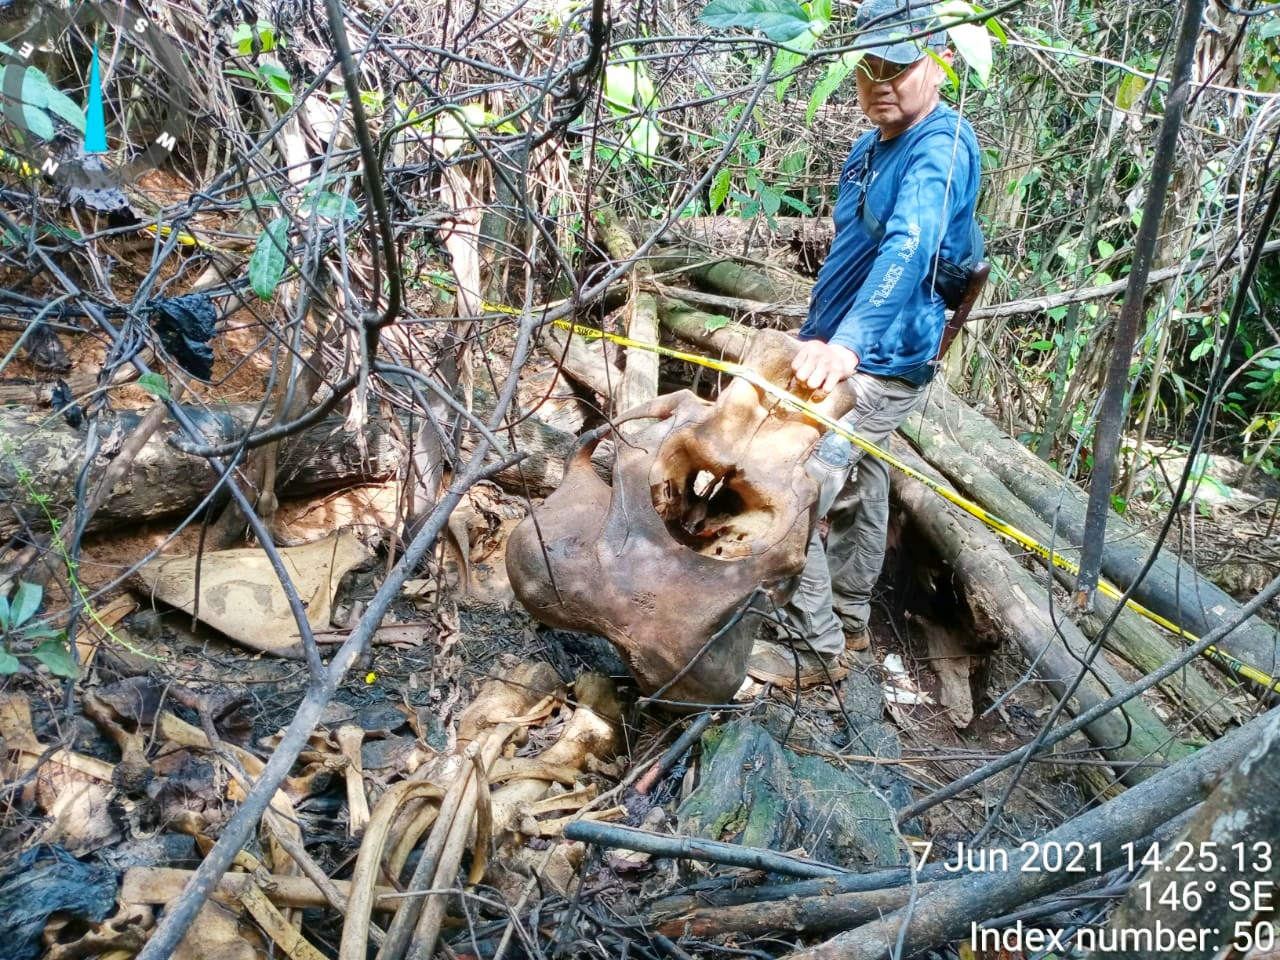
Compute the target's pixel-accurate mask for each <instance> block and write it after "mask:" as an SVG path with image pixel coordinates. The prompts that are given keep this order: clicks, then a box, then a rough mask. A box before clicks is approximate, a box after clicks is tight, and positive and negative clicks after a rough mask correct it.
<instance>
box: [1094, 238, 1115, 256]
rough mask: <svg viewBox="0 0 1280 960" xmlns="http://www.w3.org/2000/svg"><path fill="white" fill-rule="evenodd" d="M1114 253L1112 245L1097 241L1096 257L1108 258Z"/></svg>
mask: <svg viewBox="0 0 1280 960" xmlns="http://www.w3.org/2000/svg"><path fill="white" fill-rule="evenodd" d="M1115 252H1116V248H1115V247H1114V246H1113V245H1112V244H1110V243H1107V241H1105V240H1099V241H1098V256H1100V257H1110V256H1113V255H1114V254H1115Z"/></svg>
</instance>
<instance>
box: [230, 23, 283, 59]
mask: <svg viewBox="0 0 1280 960" xmlns="http://www.w3.org/2000/svg"><path fill="white" fill-rule="evenodd" d="M255 29H256V30H257V32H258V40H259V42H260V43H261V44H262V51H261V52H262V53H267V52H269V51H271V50H274V49H275V48H276V28H275V24H273V23H271V21H269V20H259V21H258V22H257V23H256V24H253V25H252V26H250V25H249V24H247V23H238V24H236V28H235V29H234V30H232V31H231V42H232V43H234V44H235V45H236V53H238V54H240V55H241V56H244V55H246V54H249V53H253V33H254V30H255Z"/></svg>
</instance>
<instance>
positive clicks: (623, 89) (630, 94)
mask: <svg viewBox="0 0 1280 960" xmlns="http://www.w3.org/2000/svg"><path fill="white" fill-rule="evenodd" d="M604 100H605V103H607V104H608V105H609V108H610V109H611V110H615V111H617V112H619V113H624V114H625V113H631V112H632V111H633V110H635V108H636V69H635V65H634V64H627V65H625V66H624V65H614V66H610V67H605V68H604Z"/></svg>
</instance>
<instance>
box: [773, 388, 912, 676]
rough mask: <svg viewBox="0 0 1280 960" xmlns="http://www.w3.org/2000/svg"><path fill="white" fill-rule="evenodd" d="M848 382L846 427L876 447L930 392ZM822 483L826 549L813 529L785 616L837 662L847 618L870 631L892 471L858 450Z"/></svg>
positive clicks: (853, 624) (883, 541) (817, 649)
mask: <svg viewBox="0 0 1280 960" xmlns="http://www.w3.org/2000/svg"><path fill="white" fill-rule="evenodd" d="M850 384H851V385H852V386H853V389H854V392H855V394H856V396H857V401H856V403H855V404H854V408H853V411H852V412H851V413H850V414H849V415H848V416H847V417H846V418H845V421H846V422H847V423H849V424H850V425H851V427H852V429H853V430H855V431H856V432H857V433H859V434H860V435H861V436H863V437H865V438H866V439H868V440H870V441H871V442H872V443H874V444H876V445H877V446H883V445H884V444H885V443H886V442H887V440H888V438H889V435H890V434H891V433H893V431H894V430H896V429H898V426H899V425H900V424H901V423H902V421H903V420H905V419H906V418H907V416H908V414H910V413H911V411H912V410H914V409H915V408H916V405H917V404H918V403H919V402H920V398H921V397H922V396H923V394H924V387H914V386H911V385H910V384H908V383H906V382H905V381H902V380H886V379H884V378H882V377H875V376H872V375H871V374H869V373H855V374H854V375H853V377H852V378H851V379H850ZM821 483H822V493H821V494H820V496H819V507H820V508H821V506H822V505H824V504H826V503H830V507H829V508H828V509H827V511H826V516H827V519H828V521H829V527H830V529H829V530H828V533H827V546H826V550H825V553H824V551H823V547H822V538H821V537H820V536H819V535H818V531H817V530H816V529H815V530H814V532H813V536H812V537H810V538H809V550H808V554H807V556H806V559H805V566H804V572H803V573H802V574H801V575H800V585H799V586H798V587H797V588H796V592H795V594H794V595H793V596H792V598H791V600H790V601H789V602H788V603H787V604H786V606H785V607H784V608H783V611H782V612H783V616H784V617H785V618H786V619H787V621H788V622H789V624H790V625H791V626H793V627H795V628H796V629H797V630H799V631H800V632H801V633H802V634H803V635H804V636H805V638H806V639H808V641H809V643H810V644H811V645H812V646H813V649H814V650H815V651H817V652H818V653H820V654H822V655H824V656H833V655H834V654H837V653H842V652H843V651H844V627H843V625H842V624H841V618H843V619H844V621H845V622H846V623H848V624H849V625H850V626H851V627H852V626H855V625H862V626H865V625H866V623H867V620H868V618H869V617H870V615H871V588H872V587H874V586H875V584H876V580H877V579H878V578H879V576H880V568H881V567H882V566H883V565H884V546H885V537H886V536H887V534H888V530H889V468H888V466H886V464H885V463H884V462H883V461H881V460H878V459H876V458H875V457H869V456H866V455H865V453H864V451H863V450H862V448H861V447H858V446H855V447H854V448H853V450H852V451H851V453H850V463H849V466H848V467H846V468H844V469H842V470H827V475H826V476H824V477H823V478H822V480H821Z"/></svg>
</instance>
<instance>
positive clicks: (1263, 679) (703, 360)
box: [552, 320, 1280, 693]
mask: <svg viewBox="0 0 1280 960" xmlns="http://www.w3.org/2000/svg"><path fill="white" fill-rule="evenodd" d="M552 323H553V324H554V325H555V326H557V327H560V328H562V329H564V330H568V331H570V332H571V333H576V334H578V335H579V336H582V337H585V338H588V339H593V340H601V339H603V340H609V341H610V342H612V343H616V344H618V345H619V346H623V347H631V348H635V349H639V350H647V351H650V352H652V353H657V354H660V355H661V356H664V357H670V358H671V359H673V360H685V361H688V362H689V363H696V364H697V365H699V366H702V367H708V368H710V369H712V370H717V371H719V372H721V373H726V374H729V375H730V376H734V377H741V378H742V379H743V380H746V381H747V382H748V383H750V384H751V385H752V386H754V387H756V388H757V389H759V390H763V391H764V392H765V393H767V394H768V395H769V396H771V397H774V398H776V399H778V400H780V401H781V402H783V403H785V404H786V405H787V406H789V407H793V408H795V409H797V410H801V411H803V412H804V413H806V414H808V415H809V416H810V417H812V418H813V419H814V420H816V421H817V422H818V423H820V424H822V425H823V426H824V427H826V428H827V429H829V430H834V431H835V432H836V433H838V434H840V435H841V436H842V437H844V438H845V439H847V440H848V441H849V442H850V443H853V444H856V445H857V446H859V447H861V448H862V449H863V450H865V451H866V452H867V453H869V454H870V455H871V456H873V457H876V458H878V459H880V460H883V461H884V462H885V463H887V464H888V465H889V466H891V467H893V468H894V469H896V470H901V471H902V472H903V473H905V474H906V475H907V476H909V477H911V478H912V479H913V480H919V481H920V482H921V483H923V484H924V485H925V486H926V487H928V488H929V489H930V490H932V491H933V492H934V493H936V494H938V496H940V497H942V498H944V499H946V500H949V501H951V502H952V503H954V504H955V505H956V506H957V507H959V508H960V509H961V510H963V511H965V512H966V513H968V514H971V515H972V516H974V517H977V518H978V519H979V520H981V521H982V522H983V523H985V524H986V525H987V526H989V527H990V528H991V529H992V530H994V531H995V532H996V533H998V534H1000V535H1001V536H1003V537H1007V538H1008V539H1010V540H1012V541H1013V542H1014V543H1016V544H1018V545H1019V546H1022V547H1025V548H1026V549H1028V550H1030V551H1031V552H1032V553H1034V554H1036V555H1037V556H1039V557H1041V558H1043V559H1044V560H1047V561H1048V562H1049V563H1050V564H1052V565H1053V566H1055V567H1057V568H1058V569H1060V570H1066V571H1067V572H1068V573H1070V574H1072V575H1075V574H1078V573H1079V572H1080V567H1079V566H1078V565H1076V564H1074V563H1072V562H1071V561H1070V560H1068V559H1067V558H1066V557H1063V556H1060V555H1059V554H1057V553H1052V552H1050V550H1049V548H1048V547H1046V546H1044V545H1043V544H1042V543H1039V542H1038V541H1036V540H1034V539H1033V538H1032V537H1030V536H1028V535H1027V534H1025V533H1023V532H1022V531H1021V530H1019V529H1018V528H1017V527H1015V526H1013V525H1012V524H1009V523H1006V522H1005V521H1004V520H1001V519H1000V518H999V517H997V516H996V515H995V514H993V513H991V512H990V511H988V510H986V509H985V508H983V507H981V506H979V505H978V504H976V503H974V502H973V501H972V500H967V499H965V498H964V497H962V496H960V495H959V494H958V493H955V492H954V491H952V490H948V489H947V488H946V487H944V486H942V484H940V483H938V482H937V481H936V480H934V479H932V478H931V477H928V476H926V475H925V474H923V473H921V472H920V471H919V470H916V469H914V468H913V467H910V466H908V465H907V464H905V463H903V462H902V461H901V460H899V459H898V458H897V457H895V456H894V455H893V454H891V453H890V452H889V451H888V450H885V449H883V448H881V447H878V446H876V445H875V444H874V443H872V442H871V441H870V440H867V439H865V438H864V437H861V436H859V435H858V434H857V433H856V432H855V431H853V430H850V429H849V428H848V427H846V426H845V425H844V424H842V423H840V422H839V421H837V420H833V419H831V418H830V417H828V416H827V415H826V414H824V413H822V412H821V411H819V410H818V409H817V408H815V407H814V406H813V405H812V404H811V403H808V402H807V401H804V400H801V399H800V398H799V397H797V396H795V395H794V394H792V393H790V392H788V391H787V390H784V389H783V388H781V387H779V386H777V385H776V384H773V383H770V382H769V381H768V380H765V379H764V378H763V377H762V376H760V375H759V374H758V373H756V372H755V371H754V370H752V369H751V368H750V367H745V366H743V365H742V364H740V363H734V362H732V361H729V360H716V359H715V358H713V357H704V356H701V355H699V354H695V353H686V352H685V351H683V350H672V349H671V348H670V347H663V346H659V345H658V344H653V343H643V342H641V341H639V340H632V339H630V338H629V337H622V336H618V335H617V334H613V333H605V332H604V331H603V330H595V329H593V328H591V327H583V326H579V325H578V324H576V323H570V322H569V321H567V320H554V321H552ZM1098 589H1099V590H1100V591H1101V592H1102V593H1103V595H1105V596H1107V597H1110V598H1111V599H1112V600H1116V601H1119V600H1120V599H1121V597H1122V596H1123V594H1122V593H1121V592H1120V590H1118V589H1117V588H1116V587H1114V586H1112V585H1111V584H1109V583H1107V582H1106V581H1105V580H1102V581H1099V583H1098ZM1125 605H1126V606H1128V608H1129V609H1130V610H1133V611H1134V612H1135V613H1138V614H1140V615H1141V616H1143V617H1146V619H1148V620H1150V621H1151V622H1152V623H1154V624H1156V625H1157V626H1160V627H1163V628H1164V629H1165V630H1168V631H1169V632H1171V633H1173V634H1176V635H1177V636H1179V637H1182V638H1184V639H1186V640H1187V641H1188V642H1189V643H1193V644H1194V643H1198V642H1199V640H1200V638H1199V637H1197V636H1196V635H1195V634H1193V633H1189V632H1188V631H1186V630H1183V629H1182V628H1181V627H1179V626H1178V625H1177V624H1176V623H1173V622H1172V621H1171V620H1169V619H1167V618H1166V617H1162V616H1161V615H1160V614H1158V613H1156V612H1155V611H1154V610H1149V609H1147V608H1146V607H1144V606H1143V605H1142V604H1140V603H1138V602H1137V601H1136V600H1127V601H1125ZM1204 656H1205V657H1206V658H1207V659H1209V660H1212V661H1214V662H1215V663H1218V664H1220V665H1221V666H1223V667H1225V668H1226V669H1227V670H1230V671H1231V672H1232V673H1234V674H1236V675H1237V676H1240V677H1243V678H1245V679H1247V680H1251V681H1252V682H1254V683H1256V684H1259V685H1260V686H1262V687H1265V688H1266V689H1267V690H1269V691H1273V692H1277V693H1280V680H1278V679H1276V678H1275V677H1272V676H1270V675H1269V674H1267V673H1266V672H1265V671H1263V670H1260V669H1258V668H1257V667H1255V666H1252V665H1250V664H1247V663H1244V662H1243V661H1241V660H1239V659H1238V658H1236V657H1234V656H1232V655H1231V654H1229V653H1227V652H1226V651H1225V650H1222V649H1220V648H1218V647H1216V646H1213V645H1210V646H1208V647H1206V648H1205V650H1204Z"/></svg>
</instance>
